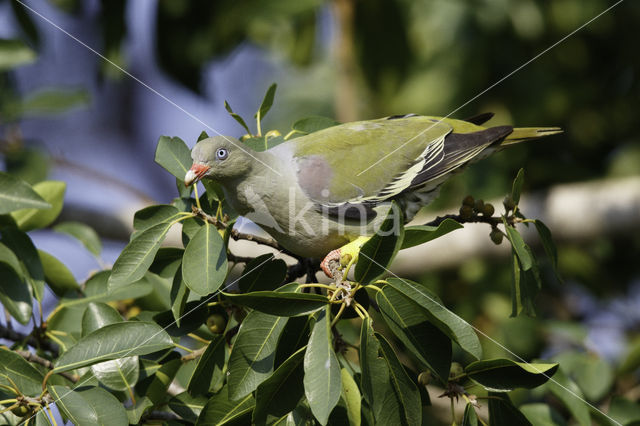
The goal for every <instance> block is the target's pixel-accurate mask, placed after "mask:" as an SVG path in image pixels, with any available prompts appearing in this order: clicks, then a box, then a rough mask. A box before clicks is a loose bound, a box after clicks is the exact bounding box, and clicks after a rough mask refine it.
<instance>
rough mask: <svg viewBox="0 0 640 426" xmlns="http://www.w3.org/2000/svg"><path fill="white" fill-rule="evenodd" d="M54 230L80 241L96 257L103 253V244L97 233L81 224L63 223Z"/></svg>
mask: <svg viewBox="0 0 640 426" xmlns="http://www.w3.org/2000/svg"><path fill="white" fill-rule="evenodd" d="M53 230H54V231H56V232H60V233H63V234H67V235H70V236H72V237H74V238H75V239H77V240H78V241H80V242H81V243H82V245H83V246H85V248H86V249H87V250H89V252H91V253H92V254H93V255H94V256H100V253H102V242H101V241H100V237H99V236H98V234H97V232H96V231H94V230H93V228H91V227H90V226H88V225H85V224H84V223H81V222H63V223H59V224H58V225H56V226H54V227H53Z"/></svg>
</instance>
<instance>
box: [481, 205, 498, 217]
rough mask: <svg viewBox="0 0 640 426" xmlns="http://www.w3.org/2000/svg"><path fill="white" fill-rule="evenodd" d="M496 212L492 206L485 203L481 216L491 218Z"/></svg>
mask: <svg viewBox="0 0 640 426" xmlns="http://www.w3.org/2000/svg"><path fill="white" fill-rule="evenodd" d="M495 212H496V209H495V208H494V207H493V204H491V203H487V204H485V205H484V208H483V209H482V214H483V215H484V216H486V217H491V216H493V214H494V213H495Z"/></svg>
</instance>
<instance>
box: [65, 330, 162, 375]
mask: <svg viewBox="0 0 640 426" xmlns="http://www.w3.org/2000/svg"><path fill="white" fill-rule="evenodd" d="M170 347H173V341H172V340H171V337H170V336H169V335H168V334H167V333H166V332H165V331H164V330H163V329H162V328H161V327H160V326H158V325H157V324H152V323H146V322H137V321H131V322H121V323H116V324H110V325H107V326H105V327H103V328H101V329H99V330H96V331H94V332H93V333H91V334H89V335H87V336H84V337H83V338H82V339H80V341H78V343H77V344H76V345H74V346H73V347H71V348H69V350H68V351H66V352H65V353H63V354H62V355H61V356H60V358H58V362H57V363H56V365H55V369H54V371H55V372H56V373H60V372H62V371H69V370H73V369H76V368H80V367H86V366H88V365H92V364H96V363H98V362H102V361H107V360H111V359H116V358H122V357H125V356H134V355H146V354H149V353H152V352H156V351H159V350H162V349H166V348H170Z"/></svg>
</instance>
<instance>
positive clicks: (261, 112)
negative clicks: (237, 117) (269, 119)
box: [254, 83, 278, 121]
mask: <svg viewBox="0 0 640 426" xmlns="http://www.w3.org/2000/svg"><path fill="white" fill-rule="evenodd" d="M277 87H278V85H277V84H275V83H273V84H272V85H271V86H269V88H268V89H267V93H265V94H264V99H262V103H261V104H260V109H258V112H257V113H256V115H255V116H254V117H255V118H257V119H258V121H262V120H263V119H264V117H265V116H266V115H267V113H268V112H269V110H270V109H271V106H272V105H273V99H274V98H275V96H276V88H277Z"/></svg>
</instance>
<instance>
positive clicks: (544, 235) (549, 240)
mask: <svg viewBox="0 0 640 426" xmlns="http://www.w3.org/2000/svg"><path fill="white" fill-rule="evenodd" d="M533 223H534V224H535V225H536V230H537V231H538V235H539V236H540V241H541V242H542V247H544V251H545V253H546V254H547V256H548V257H549V260H550V261H551V266H552V267H553V271H554V272H555V274H556V277H557V278H558V281H562V280H561V279H560V275H559V274H558V249H557V248H556V244H555V243H554V242H553V237H552V236H551V231H550V230H549V228H547V225H545V224H544V223H543V222H542V221H541V220H539V219H536V220H535V221H534V222H533Z"/></svg>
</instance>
